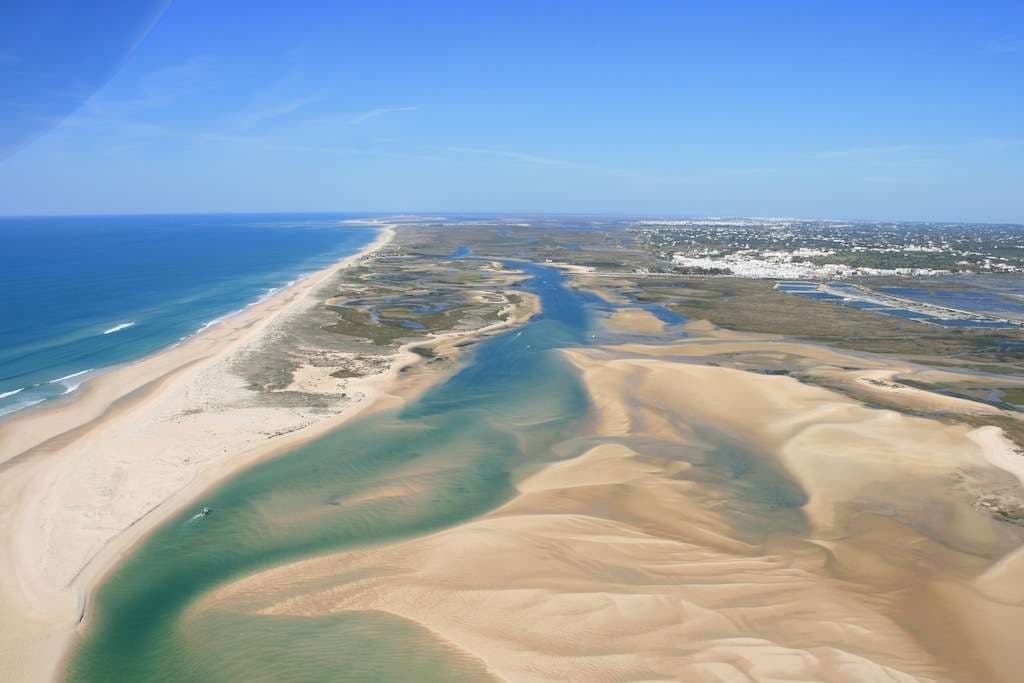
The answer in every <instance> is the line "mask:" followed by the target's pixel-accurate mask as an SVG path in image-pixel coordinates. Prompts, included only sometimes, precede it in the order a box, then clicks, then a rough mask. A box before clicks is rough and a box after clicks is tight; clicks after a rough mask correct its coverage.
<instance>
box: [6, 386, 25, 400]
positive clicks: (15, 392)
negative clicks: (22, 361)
mask: <svg viewBox="0 0 1024 683" xmlns="http://www.w3.org/2000/svg"><path fill="white" fill-rule="evenodd" d="M23 391H25V387H21V388H20V389H15V390H14V391H5V392H4V393H2V394H0V398H7V397H8V396H14V395H15V394H20V393H21V392H23Z"/></svg>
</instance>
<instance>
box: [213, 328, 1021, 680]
mask: <svg viewBox="0 0 1024 683" xmlns="http://www.w3.org/2000/svg"><path fill="white" fill-rule="evenodd" d="M563 353H564V354H565V356H566V357H567V359H568V360H569V361H570V362H571V363H572V364H573V365H574V366H575V367H576V368H577V369H578V371H579V372H580V373H581V375H582V378H583V380H584V382H585V385H586V387H587V390H588V392H589V393H590V397H591V400H592V403H593V405H594V410H593V416H592V419H591V421H590V423H589V427H588V428H587V431H586V436H587V438H588V444H589V446H588V447H587V448H586V449H585V450H584V451H583V452H582V453H581V454H579V455H575V456H573V457H570V458H568V459H564V460H560V461H556V462H553V463H551V464H549V465H546V466H544V467H542V468H541V469H539V470H537V471H532V472H525V473H524V476H523V477H522V478H521V480H520V481H519V482H518V484H517V490H518V495H516V496H515V497H514V498H513V499H512V500H511V501H510V502H508V503H506V504H505V505H503V506H502V507H500V508H499V509H497V510H495V511H494V512H492V513H490V514H487V515H485V516H483V517H481V518H478V519H474V520H471V521H469V522H467V523H464V524H461V525H458V526H456V527H454V528H451V529H448V530H444V531H441V532H439V533H435V534H432V535H429V536H425V537H420V538H415V539H411V540H407V541H401V542H398V543H392V544H388V545H385V546H382V547H375V548H370V549H361V550H355V551H349V552H343V553H335V554H333V555H328V556H325V557H319V558H313V559H309V560H305V561H300V562H296V563H293V564H290V565H287V566H283V567H278V568H274V569H271V570H268V571H264V572H261V573H258V574H256V575H253V576H249V577H246V578H244V579H240V580H238V581H235V582H233V583H231V584H228V585H226V586H224V587H222V588H221V589H219V590H218V591H216V592H215V593H213V594H211V595H209V596H207V597H206V598H205V599H204V600H203V601H202V602H201V603H200V604H199V605H196V606H195V607H194V608H193V609H196V610H218V609H228V610H231V609H235V610H240V611H245V612H247V613H249V614H251V615H253V618H258V615H267V616H268V617H269V616H272V615H273V616H280V615H291V616H324V615H330V614H342V613H366V612H375V611H381V612H386V613H388V614H391V615H396V616H398V617H401V618H404V619H407V620H410V621H411V622H413V623H415V624H417V625H420V626H422V627H425V628H427V629H428V630H429V631H430V632H432V633H433V634H434V635H435V636H436V637H437V638H438V639H440V640H443V641H444V642H445V643H446V644H447V645H448V646H450V647H452V648H454V649H455V650H456V651H458V652H461V653H462V656H464V657H465V658H466V660H467V661H478V662H482V663H483V665H484V666H486V667H487V670H488V671H489V672H491V673H492V674H494V675H495V677H497V678H500V679H504V680H516V681H556V680H587V681H619V680H685V681H715V682H719V681H740V680H743V681H746V680H758V681H761V680H814V681H836V682H849V683H853V682H861V681H901V682H910V681H977V682H979V683H981V682H983V681H986V682H987V681H997V682H1005V683H1009V682H1010V681H1015V680H1017V678H1018V672H1019V670H1020V668H1021V666H1024V658H1022V656H1021V654H1020V650H1019V648H1017V647H1015V646H1014V634H1016V633H1019V629H1020V628H1021V626H1024V604H1022V602H1024V601H1022V598H1021V595H1020V591H1019V588H1018V584H1017V583H1016V582H1015V580H1014V579H1013V576H1014V568H1015V567H1016V566H1017V565H1019V564H1020V562H1021V561H1022V560H1021V557H1022V555H1021V552H1020V551H1019V550H1018V548H1020V546H1021V542H1022V534H1021V530H1020V527H1018V526H1015V525H1012V524H1007V523H1005V522H1002V521H999V520H996V519H994V517H993V515H992V514H991V513H990V510H988V509H987V508H985V506H984V505H983V504H980V503H979V501H985V500H987V499H988V498H987V496H990V495H995V494H999V495H1003V496H1012V497H1014V499H1015V500H1018V501H1019V500H1021V475H1022V473H1024V472H1022V468H1021V465H1020V460H1021V458H1020V454H1019V453H1018V452H1017V451H1016V450H1015V448H1014V446H1013V444H1012V443H1011V442H1009V441H1008V440H1007V439H1006V438H1005V437H1004V436H1003V435H1002V433H1001V432H1000V430H999V429H997V428H995V427H981V428H972V427H971V426H969V425H965V424H953V423H948V422H941V421H938V420H936V419H930V418H925V417H915V416H911V415H908V414H904V413H900V412H896V411H892V410H885V409H880V408H875V407H869V406H868V405H865V404H864V403H862V402H860V401H857V400H853V399H851V398H849V397H847V396H845V395H843V394H841V393H838V392H836V391H833V390H829V389H826V388H822V387H819V386H810V385H808V384H805V383H801V382H799V381H797V380H795V379H793V378H790V377H785V376H777V375H772V374H763V373H758V372H750V371H747V370H744V369H736V368H730V367H719V366H716V365H709V364H706V362H707V361H708V360H710V359H712V358H718V359H722V358H724V357H726V356H730V355H731V356H733V357H736V356H737V355H741V357H742V358H746V359H747V360H748V361H750V362H751V363H753V364H756V363H758V362H769V361H771V360H772V359H774V360H776V361H778V360H779V359H780V358H782V357H783V356H784V357H786V358H787V360H788V361H789V362H790V364H791V365H792V364H794V363H795V364H796V365H797V366H802V367H803V368H805V369H806V370H808V371H811V370H815V369H816V371H817V372H827V371H829V369H835V368H843V367H845V368H847V369H846V370H844V371H843V372H846V373H848V374H849V377H848V379H849V380H850V381H852V382H857V381H859V380H858V378H866V379H876V380H879V379H880V378H882V377H883V376H884V377H891V376H892V375H891V374H884V375H883V374H881V373H896V372H901V373H904V374H907V373H913V372H915V371H917V369H915V368H914V367H911V366H907V367H903V368H896V367H894V366H893V363H892V361H889V360H887V359H882V358H871V357H866V356H854V355H848V354H844V353H841V352H835V351H831V350H828V349H824V348H821V347H816V346H813V345H804V344H799V343H795V342H780V341H776V340H772V339H765V338H763V337H759V336H756V335H755V336H751V337H748V338H743V336H742V335H727V334H722V335H719V338H703V339H700V338H698V339H692V340H687V341H684V342H681V343H674V344H667V345H663V346H643V345H628V346H618V347H604V348H592V349H585V350H583V349H579V350H571V351H565V352H563ZM850 368H859V370H854V369H850ZM858 372H859V373H860V374H859V375H857V374H856V373H858ZM855 375H856V376H855ZM869 386H872V387H874V386H875V385H869ZM908 400H910V401H913V400H914V397H913V396H909V398H908ZM741 473H742V476H740V474H741ZM910 481H912V482H913V485H912V486H908V485H907V482H910ZM353 577H356V578H353Z"/></svg>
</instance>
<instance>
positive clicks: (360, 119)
mask: <svg viewBox="0 0 1024 683" xmlns="http://www.w3.org/2000/svg"><path fill="white" fill-rule="evenodd" d="M419 110H420V108H419V107H377V108H376V109H368V110H367V111H364V112H360V113H358V114H355V115H353V116H352V117H351V118H349V123H351V124H352V125H353V126H358V125H360V124H363V123H366V122H367V121H369V120H371V119H375V118H377V117H379V116H384V115H385V114H397V113H398V112H403V111H419Z"/></svg>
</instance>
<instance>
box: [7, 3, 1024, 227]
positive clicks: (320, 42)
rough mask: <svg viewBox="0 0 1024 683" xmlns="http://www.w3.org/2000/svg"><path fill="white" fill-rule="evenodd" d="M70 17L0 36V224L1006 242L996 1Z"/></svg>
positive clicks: (1014, 122) (1015, 32)
mask: <svg viewBox="0 0 1024 683" xmlns="http://www.w3.org/2000/svg"><path fill="white" fill-rule="evenodd" d="M74 4H75V3H72V2H71V1H70V0H62V1H51V2H46V1H45V0H39V1H37V2H34V3H28V2H26V3H24V4H23V5H18V4H17V3H5V9H4V10H2V12H4V13H7V15H8V16H6V17H0V19H4V20H3V21H0V26H6V28H0V76H3V78H0V96H2V97H3V98H4V100H5V101H7V102H8V103H11V102H20V103H30V104H31V107H29V106H27V105H26V106H22V107H21V108H18V107H13V106H7V105H5V106H4V107H3V108H0V109H2V112H0V154H2V156H0V213H5V214H40V213H42V214H55V213H145V212H191V211H196V212H205V211H321V210H323V211H327V210H338V211H346V210H350V211H506V212H527V211H529V212H592V213H619V214H640V215H656V214H657V215H662V214H674V215H759V216H800V217H844V218H891V219H903V220H917V219H920V220H977V221H992V222H1000V221H1003V222H1024V3H1021V2H1013V3H995V2H991V3H935V2H921V3H911V2H907V3H891V2H877V3H874V2H860V3H821V2H813V3H812V2H807V3H795V2H778V3H762V2H757V3H753V2H752V3H740V2H735V3H710V2H708V3H696V2H681V1H676V2H653V1H650V2H516V3H511V2H509V3H491V2H458V1H456V0H451V1H448V2H409V3H404V2H391V3H389V2H382V3H339V2H317V1H316V0H311V1H310V2H298V3H254V2H251V1H249V2H239V1H237V0H224V1H222V2H201V1H199V0H175V1H174V2H172V3H170V4H169V5H168V6H167V7H166V9H164V4H165V3H164V2H156V1H155V2H139V3H135V4H134V7H135V9H134V10H133V11H132V12H131V13H129V14H125V12H124V10H123V8H124V7H128V6H132V5H133V3H125V2H117V1H116V0H97V1H96V3H95V5H94V6H95V7H96V8H98V9H97V12H96V13H95V15H93V16H82V12H81V10H72V9H69V8H71V7H73V6H74ZM78 4H80V3H78ZM47 5H49V7H46V6H47ZM971 5H974V6H973V7H972V6H971ZM43 10H48V11H43ZM73 12H77V14H73ZM161 12H162V14H161ZM61 13H63V14H61ZM55 16H56V17H58V18H61V17H63V19H64V20H63V21H57V20H55V19H54V17H55ZM154 22H155V23H154ZM4 83H6V85H2V84H4ZM72 86H74V87H72ZM76 97H77V98H78V101H79V102H81V105H80V106H78V108H77V109H75V110H74V111H73V112H72V113H71V114H70V115H69V116H65V114H66V113H67V111H65V110H71V109H73V108H74V107H73V106H72V105H73V104H74V103H75V102H74V100H75V98H76ZM5 145H6V147H5Z"/></svg>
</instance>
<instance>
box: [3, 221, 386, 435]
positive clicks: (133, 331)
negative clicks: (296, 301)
mask: <svg viewBox="0 0 1024 683" xmlns="http://www.w3.org/2000/svg"><path fill="white" fill-rule="evenodd" d="M345 218H348V216H344V215H271V214H265V215H217V216H85V217H60V218H57V217H54V218H0V273H2V274H3V285H4V291H3V295H2V296H0V415H3V414H6V413H10V412H13V411H16V410H19V409H22V408H25V407H28V406H30V405H33V404H35V403H39V402H42V401H45V400H47V399H51V398H54V397H56V396H61V395H64V394H66V393H69V392H70V391H73V390H74V388H75V387H77V386H78V384H79V383H81V382H82V381H83V380H84V379H86V378H87V377H88V374H89V371H92V370H96V369H99V368H103V367H106V366H110V365H113V364H116V363H121V362H124V361H127V360H132V359H135V358H139V357H141V356H144V355H146V354H148V353H152V352H153V351H156V350H158V349H160V348H162V347H165V346H168V345H170V344H173V343H175V342H178V341H179V340H181V339H182V338H183V337H186V336H188V335H190V334H193V333H195V332H196V331H197V330H199V329H201V328H202V327H203V326H205V325H207V324H209V323H210V322H212V321H215V320H217V319H218V318H221V317H222V316H225V315H227V314H230V313H232V312H234V311H237V310H239V309H241V308H244V307H245V306H246V305H247V304H250V303H252V302H253V301H256V300H258V299H259V298H261V297H263V296H266V295H267V294H268V293H271V292H272V291H274V290H275V289H276V288H279V287H281V286H284V285H286V284H288V283H289V282H290V281H292V280H294V279H296V278H297V277H300V276H301V275H303V274H305V273H309V272H312V271H315V270H318V269H320V268H324V267H326V266H327V265H329V264H331V263H333V262H335V261H337V260H339V259H340V258H342V257H344V256H347V255H349V254H352V253H354V252H356V251H358V250H359V249H361V248H362V247H363V246H365V245H366V244H368V243H369V242H370V241H372V240H373V239H374V237H375V236H376V233H377V230H376V228H372V227H369V226H366V225H364V226H361V227H360V226H355V225H343V224H341V223H340V221H341V220H343V219H345Z"/></svg>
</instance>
